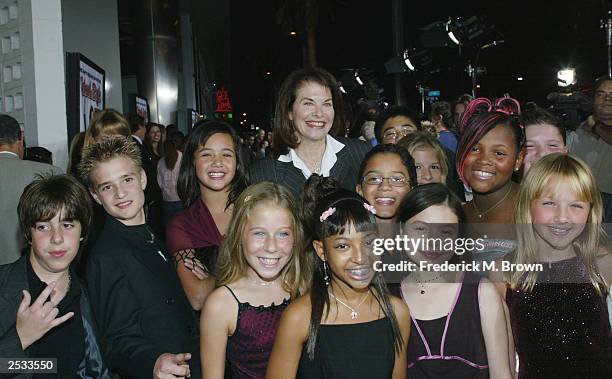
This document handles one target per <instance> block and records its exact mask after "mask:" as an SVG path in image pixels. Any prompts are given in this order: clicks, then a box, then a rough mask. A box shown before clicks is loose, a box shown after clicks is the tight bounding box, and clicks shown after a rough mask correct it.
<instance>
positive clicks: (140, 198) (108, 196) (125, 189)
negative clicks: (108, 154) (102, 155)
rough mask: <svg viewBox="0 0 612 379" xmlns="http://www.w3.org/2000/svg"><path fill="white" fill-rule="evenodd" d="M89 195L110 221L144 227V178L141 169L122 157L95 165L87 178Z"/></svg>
mask: <svg viewBox="0 0 612 379" xmlns="http://www.w3.org/2000/svg"><path fill="white" fill-rule="evenodd" d="M89 178H90V181H91V183H92V186H93V191H92V192H91V195H92V196H93V198H94V200H95V201H96V202H97V203H98V204H101V205H102V206H103V207H104V210H105V211H106V212H107V213H108V214H109V215H110V216H112V217H114V218H116V219H117V220H119V221H120V222H121V223H123V224H125V225H142V224H144V223H145V214H144V210H143V206H144V201H145V198H144V189H145V187H146V186H147V176H146V174H145V172H144V170H143V169H142V168H139V167H138V166H136V164H135V163H134V162H133V161H132V160H130V159H128V158H126V157H116V158H113V159H111V160H108V161H106V162H101V163H99V164H98V165H97V166H96V167H95V168H93V169H92V170H91V173H90V174H89Z"/></svg>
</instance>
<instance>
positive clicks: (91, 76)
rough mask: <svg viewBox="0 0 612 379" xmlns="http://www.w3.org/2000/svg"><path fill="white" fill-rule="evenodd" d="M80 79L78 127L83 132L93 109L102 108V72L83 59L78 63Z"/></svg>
mask: <svg viewBox="0 0 612 379" xmlns="http://www.w3.org/2000/svg"><path fill="white" fill-rule="evenodd" d="M79 79H80V86H79V87H80V96H79V99H80V127H79V130H80V131H81V132H84V131H85V129H87V127H88V126H89V121H90V120H91V117H92V116H93V114H94V112H95V111H98V110H101V109H104V72H103V71H102V72H100V71H98V70H96V69H95V68H93V67H91V66H90V65H88V64H87V63H86V62H84V61H83V60H81V61H80V64H79Z"/></svg>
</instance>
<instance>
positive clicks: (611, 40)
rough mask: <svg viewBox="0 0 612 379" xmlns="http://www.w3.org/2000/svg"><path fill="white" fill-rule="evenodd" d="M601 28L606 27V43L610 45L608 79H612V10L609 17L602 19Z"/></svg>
mask: <svg viewBox="0 0 612 379" xmlns="http://www.w3.org/2000/svg"><path fill="white" fill-rule="evenodd" d="M600 27H601V28H605V29H606V45H608V79H612V11H608V16H607V19H606V20H605V21H604V20H601V23H600Z"/></svg>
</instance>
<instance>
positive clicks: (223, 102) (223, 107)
mask: <svg viewBox="0 0 612 379" xmlns="http://www.w3.org/2000/svg"><path fill="white" fill-rule="evenodd" d="M216 111H217V112H231V111H232V102H231V101H230V97H229V92H227V90H226V89H225V88H223V87H221V88H219V90H218V91H217V110H216Z"/></svg>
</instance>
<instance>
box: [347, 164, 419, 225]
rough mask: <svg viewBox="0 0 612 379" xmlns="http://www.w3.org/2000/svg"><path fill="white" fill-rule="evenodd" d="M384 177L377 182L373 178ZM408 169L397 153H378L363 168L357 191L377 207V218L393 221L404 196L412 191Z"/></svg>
mask: <svg viewBox="0 0 612 379" xmlns="http://www.w3.org/2000/svg"><path fill="white" fill-rule="evenodd" d="M380 178H386V179H382V182H381V183H380V184H375V183H374V180H373V179H380ZM410 189H411V188H410V184H409V175H408V169H407V168H406V166H405V165H404V163H403V162H402V159H401V158H400V156H399V155H397V154H386V153H381V154H376V155H374V156H372V157H371V158H370V160H369V161H368V164H367V165H366V167H365V169H364V170H363V180H362V181H361V183H360V184H358V185H357V188H356V190H357V193H359V194H360V195H361V196H363V197H364V198H365V199H366V200H367V201H368V202H369V203H370V204H372V205H373V206H374V208H375V209H376V217H377V219H382V220H389V221H392V220H393V218H395V215H396V213H397V208H398V207H399V204H400V202H401V201H402V199H403V198H404V196H405V195H406V194H407V193H408V191H410Z"/></svg>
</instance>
